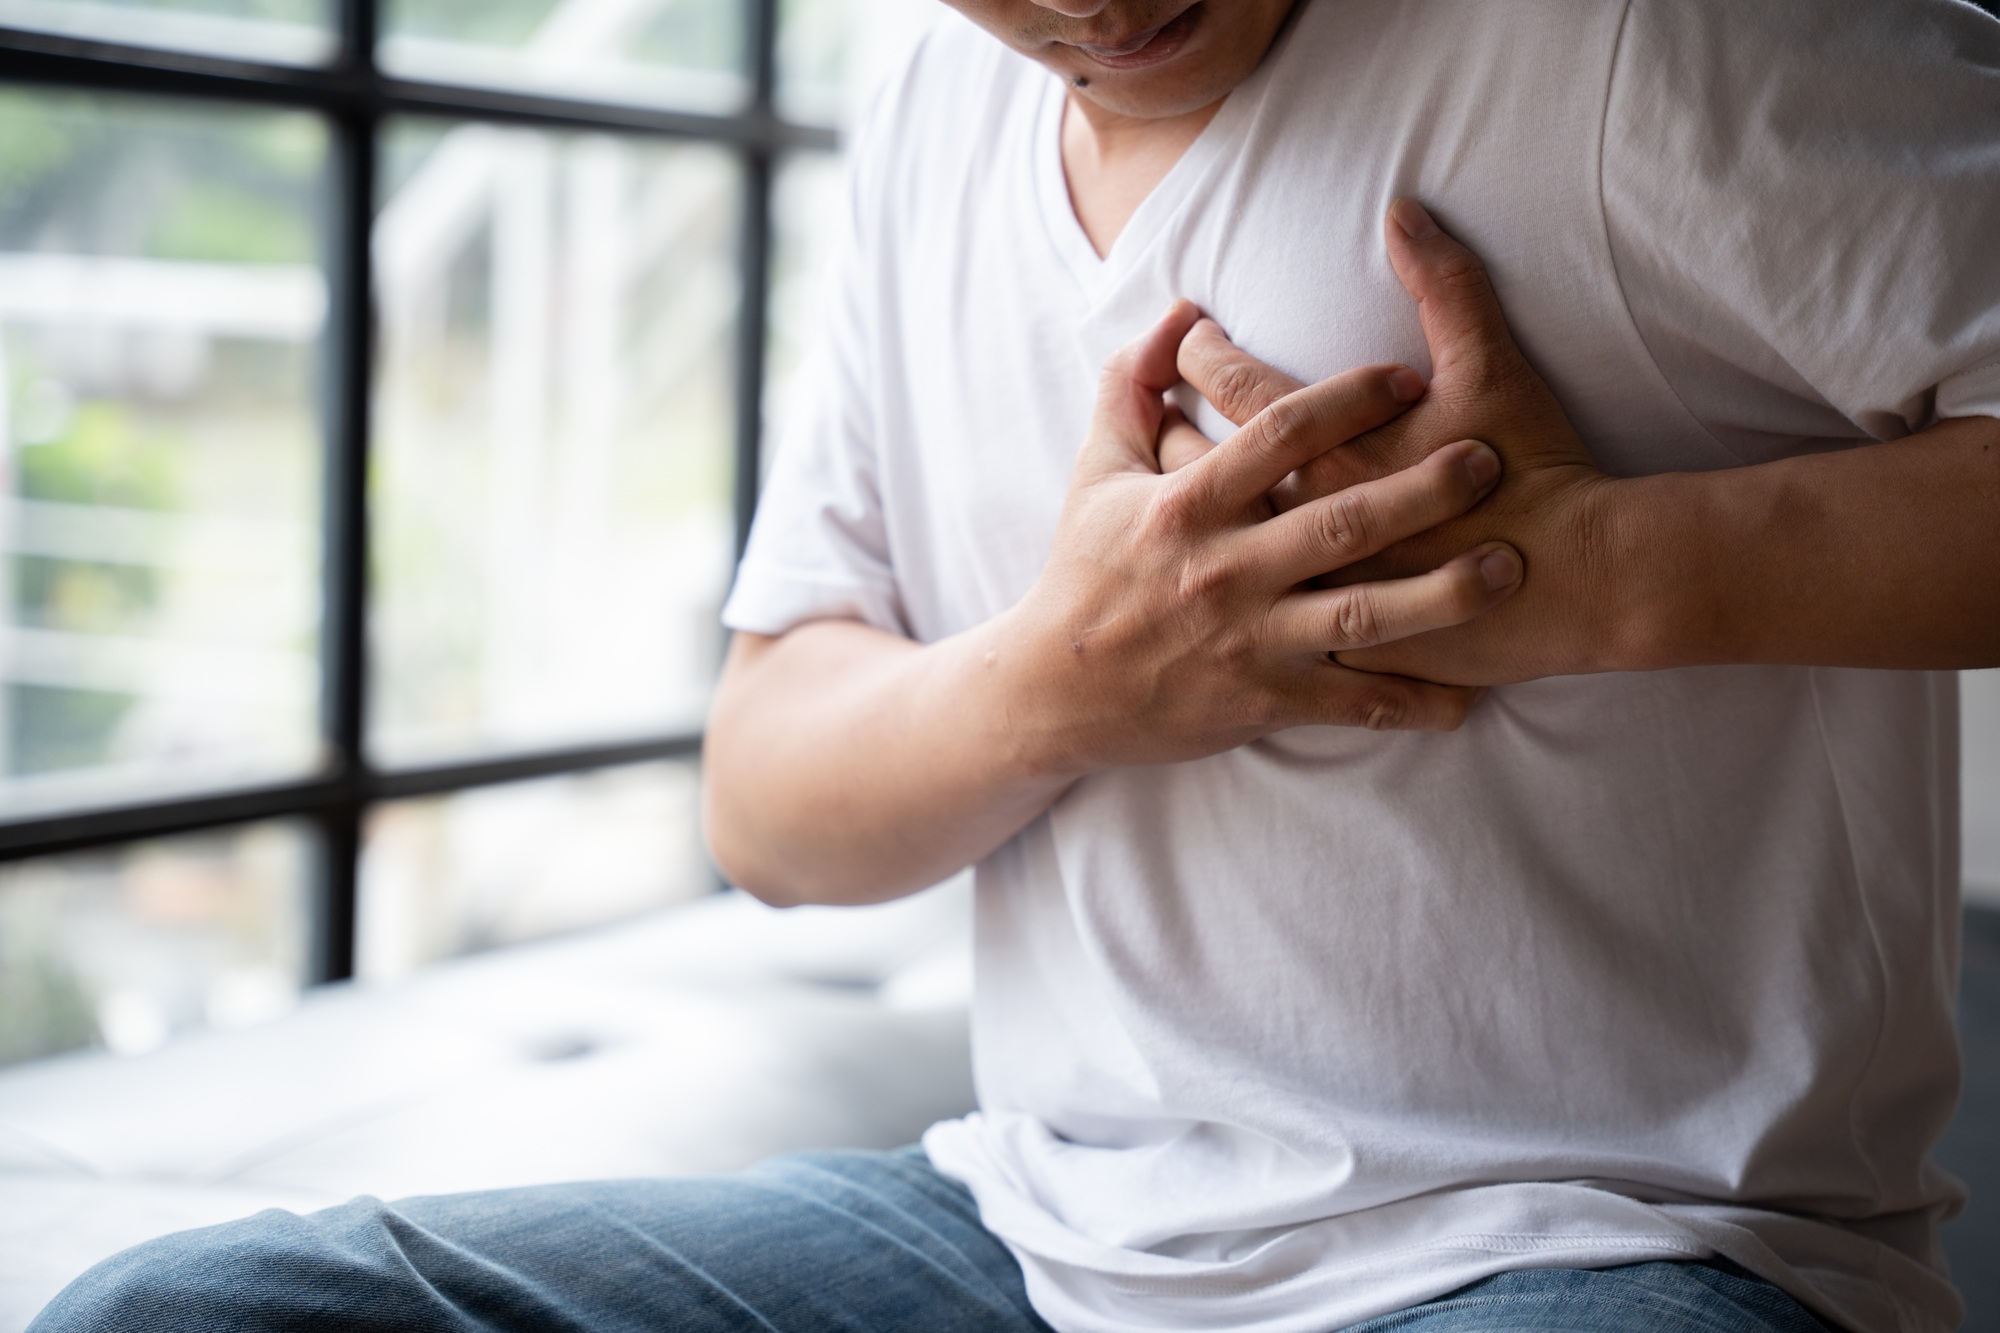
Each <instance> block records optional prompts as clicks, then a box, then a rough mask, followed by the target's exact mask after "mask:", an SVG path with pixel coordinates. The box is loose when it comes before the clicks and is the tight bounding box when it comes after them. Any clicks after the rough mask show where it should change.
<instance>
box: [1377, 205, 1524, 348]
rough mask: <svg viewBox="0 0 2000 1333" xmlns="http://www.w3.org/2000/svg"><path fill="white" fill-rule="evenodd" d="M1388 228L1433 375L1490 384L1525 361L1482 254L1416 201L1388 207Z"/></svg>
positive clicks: (1391, 258)
mask: <svg viewBox="0 0 2000 1333" xmlns="http://www.w3.org/2000/svg"><path fill="white" fill-rule="evenodd" d="M1383 230H1384V232H1385V233H1386V234H1387V236H1388V245H1389V263H1390V264H1391V266H1393V267H1394V268H1395V270H1396V276H1397V278H1399V279H1401V281H1402V284H1403V290H1404V291H1406V292H1408V293H1409V294H1410V297H1411V299H1412V300H1414V301H1415V302H1416V303H1417V318H1418V319H1419V320H1421V321H1422V323H1423V326H1424V339H1425V341H1426V342H1428V343H1429V344H1430V349H1431V373H1432V374H1433V375H1434V376H1436V377H1438V378H1445V377H1447V376H1451V377H1461V376H1462V377H1467V378H1470V379H1471V381H1472V382H1473V383H1475V384H1477V383H1485V382H1488V381H1491V380H1494V379H1497V378H1502V377H1504V374H1505V373H1506V372H1510V371H1512V370H1513V369H1515V368H1516V367H1517V366H1519V365H1520V364H1522V362H1521V354H1520V350H1519V348H1518V347H1517V346H1516V345H1515V342H1514V335H1513V333H1512V332H1511V331H1510V330H1509V329H1508V327H1507V316H1506V314H1505V312H1503V311H1502V310H1501V308H1500V298H1499V297H1498V296H1497V295H1495V294H1494V291H1493V280H1492V278H1491V277H1490V276H1489V275H1488V274H1487V271H1486V265H1485V264H1483V263H1482V262H1480V259H1479V256H1478V255H1476V254H1474V253H1472V251H1470V250H1468V249H1467V248H1466V247H1465V246H1463V245H1460V244H1459V243H1458V242H1457V241H1456V240H1453V239H1452V238H1451V237H1450V236H1449V235H1447V234H1446V233H1445V232H1444V231H1443V229H1441V228H1440V227H1439V226H1438V224H1437V221H1436V220H1435V219H1434V218H1432V217H1431V215H1430V213H1429V212H1428V211H1426V210H1425V208H1424V206H1423V205H1422V204H1419V203H1418V202H1417V201H1416V200H1414V199H1398V200H1396V202H1395V203H1393V204H1391V205H1389V221H1388V224H1387V225H1386V226H1385V227H1384V228H1383Z"/></svg>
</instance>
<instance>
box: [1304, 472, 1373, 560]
mask: <svg viewBox="0 0 2000 1333" xmlns="http://www.w3.org/2000/svg"><path fill="white" fill-rule="evenodd" d="M1313 519H1314V533H1313V538H1314V541H1315V542H1316V543H1317V545H1318V547H1319V553H1320V554H1321V555H1322V556H1324V557H1325V558H1326V559H1327V560H1329V561H1331V562H1333V564H1332V565H1330V566H1329V568H1332V567H1335V566H1338V565H1345V564H1348V563H1350V562H1352V561H1355V560H1358V559H1360V558H1361V557H1362V556H1364V555H1366V554H1367V553H1368V552H1369V550H1370V549H1371V548H1370V545H1369V541H1370V539H1371V538H1372V537H1373V535H1374V532H1375V529H1376V526H1377V520H1376V515H1375V507H1374V505H1373V504H1372V503H1370V501H1369V500H1368V497H1367V496H1366V495H1365V494H1363V493H1361V492H1356V491H1342V492H1340V493H1339V494H1338V495H1335V496H1333V497H1332V498H1331V499H1329V500H1328V501H1327V502H1326V503H1325V504H1322V505H1321V506H1319V509H1318V510H1317V512H1316V513H1315V514H1314V515H1313Z"/></svg>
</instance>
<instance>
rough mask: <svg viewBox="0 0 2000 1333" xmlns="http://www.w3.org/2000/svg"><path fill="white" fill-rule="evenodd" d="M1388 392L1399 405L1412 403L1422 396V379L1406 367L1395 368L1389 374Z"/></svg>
mask: <svg viewBox="0 0 2000 1333" xmlns="http://www.w3.org/2000/svg"><path fill="white" fill-rule="evenodd" d="M1389 392H1390V393H1392V394H1394V395H1395V396H1396V401H1397V402H1399V403H1414V402H1416V401H1417V399H1419V398H1421V397H1423V396H1424V377H1423V376H1422V375H1419V374H1418V373H1417V372H1416V371H1414V370H1411V369H1410V368H1409V367H1408V366H1397V367H1396V368H1395V369H1394V370H1392V371H1390V372H1389Z"/></svg>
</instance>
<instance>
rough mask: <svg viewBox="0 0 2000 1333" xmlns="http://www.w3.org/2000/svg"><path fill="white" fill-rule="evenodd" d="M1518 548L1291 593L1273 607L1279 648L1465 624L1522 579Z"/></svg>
mask: <svg viewBox="0 0 2000 1333" xmlns="http://www.w3.org/2000/svg"><path fill="white" fill-rule="evenodd" d="M1523 573H1524V570H1523V568H1522V565H1521V556H1520V553H1519V552H1517V551H1515V549H1514V548H1513V547H1511V546H1509V545H1507V544H1506V543H1505V542H1489V543H1487V544H1486V545H1484V546H1481V547H1479V548H1478V549H1476V550H1472V551H1467V552H1466V553H1465V554H1464V555H1461V556H1459V557H1458V558H1457V559H1456V560H1453V561H1451V562H1449V563H1448V564H1445V565H1443V566H1441V567H1439V568H1437V569H1434V570H1432V571H1431V572H1430V573H1428V574H1419V575H1418V576H1416V577H1415V578H1409V579H1384V580H1382V581H1380V582H1375V583H1356V584H1352V585H1350V586H1348V587H1345V588H1331V589H1327V590H1325V591H1319V592H1299V593H1293V594H1291V595H1290V596H1288V597H1285V598H1283V599H1282V600H1280V601H1279V602H1278V604H1277V605H1276V606H1274V607H1272V609H1271V620H1270V630H1271V635H1272V640H1273V642H1274V643H1275V644H1276V645H1277V646H1279V647H1280V648H1284V649H1290V650H1294V651H1300V652H1318V653H1342V652H1350V651H1352V650H1354V649H1357V648H1373V647H1375V646H1376V645H1378V644H1383V643H1393V642H1394V641H1395V640H1397V639H1407V638H1409V637H1410V636H1411V635H1413V634H1426V633H1429V632H1430V631H1431V630H1436V629H1446V628H1449V627H1450V626H1452V625H1462V624H1464V623H1465V622H1466V621H1468V620H1470V619H1472V618H1473V617H1474V616H1477V615H1481V614H1483V613H1485V612H1487V611H1490V610H1492V609H1493V608H1494V607H1496V606H1498V605H1499V604H1500V603H1501V602H1503V601H1505V600H1506V599H1507V598H1508V597H1510V596H1512V595H1513V593H1514V590H1515V589H1516V588H1518V587H1520V586H1521V579H1522V576H1523Z"/></svg>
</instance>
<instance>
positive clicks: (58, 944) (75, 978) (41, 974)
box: [0, 824, 311, 1062]
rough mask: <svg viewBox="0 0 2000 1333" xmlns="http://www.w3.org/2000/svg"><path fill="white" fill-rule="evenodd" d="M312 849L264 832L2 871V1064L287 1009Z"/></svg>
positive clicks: (145, 1044) (296, 971)
mask: <svg viewBox="0 0 2000 1333" xmlns="http://www.w3.org/2000/svg"><path fill="white" fill-rule="evenodd" d="M310 850H311V840H310V838H309V835H308V834H307V833H306V832H305V830H303V829H301V828H299V827H296V826H294V825H291V824H259V825H253V826H251V827H249V828H243V829H232V830H230V831H228V832H223V833H210V834H200V835H196V836H190V837H181V838H166V839H161V840H159V841H156V842H144V843H135V844H131V845H129V846H126V847H121V848H118V849H116V850H112V851H104V852H90V853H79V854H76V855H70V856H51V857H43V858H40V859H38V860H33V861H17V862H14V863H12V864H9V865H4V866H0V1062H5V1061H13V1060H25V1059H29V1058H32V1057H34V1056H38V1055H47V1054H50V1053H52V1052H55V1051H61V1050H66V1049H69V1048H70V1047H75V1046H90V1045H94V1044H101V1045H105V1046H109V1047H110V1048H111V1049H112V1050H114V1051H119V1052H122V1053H125V1054H140V1053H143V1052H145V1051H149V1050H152V1049H153V1048H155V1047H157V1046H159V1045H160V1044H162V1043H163V1042H165V1041H166V1040H167V1039H168V1038H169V1037H171V1036H173V1035H174V1034H176V1033H179V1032H184V1031H187V1030H190V1029H194V1028H201V1027H242V1026H245V1025H247V1024H250V1023H256V1022H261V1021H262V1020H264V1019H267V1018H274V1017H276V1016H277V1015H279V1014H281V1013H284V1012H285V1011H286V1010H287V1009H289V1008H291V1007H292V1005H293V1003H295V1002H296V1000H297V998H298V994H299V990H300V988H301V987H302V986H303V985H304V984H305V979H306V938H307V925H306V922H307V919H308V917H307V903H308V902H309V901H310V895H309V893H308V891H307V888H308V885H307V876H308V875H309V873H310V871H309V866H310V864H311V862H310Z"/></svg>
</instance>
